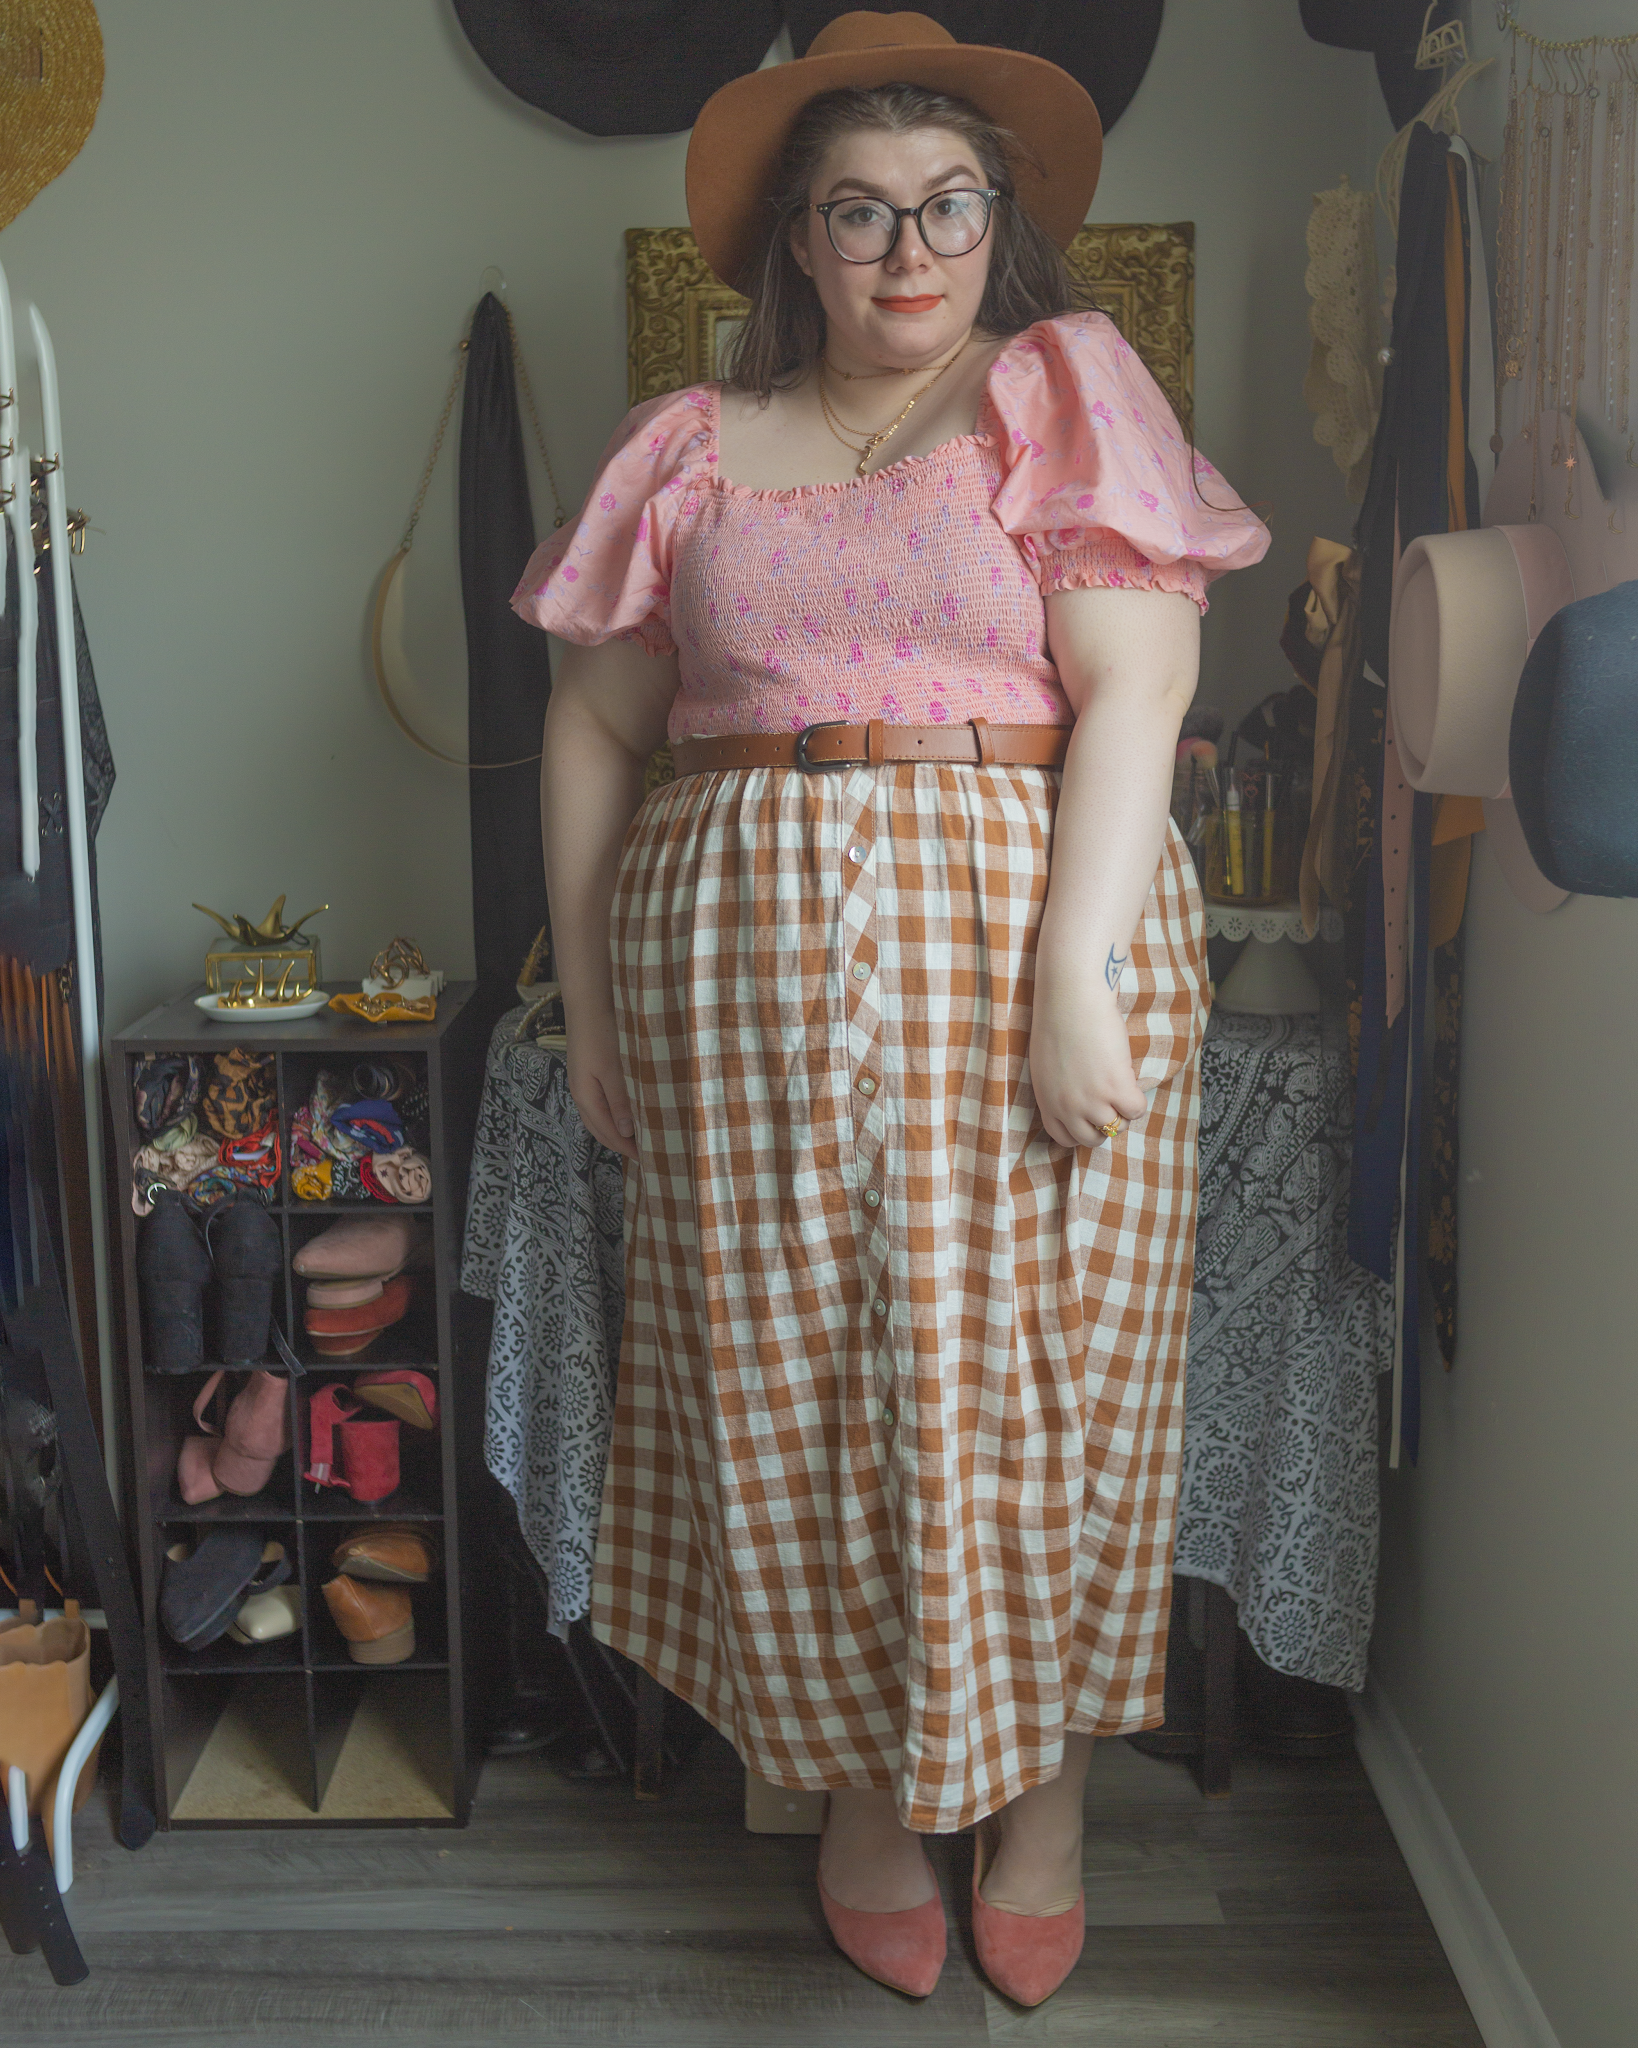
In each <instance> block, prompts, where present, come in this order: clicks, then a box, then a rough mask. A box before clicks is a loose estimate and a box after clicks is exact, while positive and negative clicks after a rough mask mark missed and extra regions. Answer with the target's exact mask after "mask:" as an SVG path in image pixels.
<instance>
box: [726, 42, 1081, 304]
mask: <svg viewBox="0 0 1638 2048" xmlns="http://www.w3.org/2000/svg"><path fill="white" fill-rule="evenodd" d="M901 82H902V83H904V84H907V85H924V86H927V87H928V88H929V89H930V90H932V91H934V92H948V93H955V94H958V95H959V96H960V97H961V98H962V99H965V100H970V101H971V102H972V104H973V105H974V106H975V107H977V108H978V109H979V111H980V112H981V113H982V114H984V115H985V116H986V117H987V118H988V119H989V120H991V121H994V122H996V123H997V124H998V125H999V126H1001V127H1003V128H1010V129H1011V130H1012V132H1013V134H1015V135H1016V136H1017V137H1018V139H1019V141H1020V142H1022V143H1023V144H1024V145H1025V147H1026V148H1028V149H1029V150H1030V151H1031V152H1032V154H1033V155H1034V156H1035V157H1036V158H1038V159H1039V161H1040V164H1041V166H1042V169H1041V170H1040V171H1039V172H1038V171H1036V170H1035V169H1034V167H1033V166H1032V165H1030V164H1027V163H1022V164H1019V165H1018V167H1017V173H1016V175H1017V181H1018V200H1019V204H1020V205H1022V206H1023V207H1024V208H1025V209H1026V210H1027V211H1028V212H1029V213H1030V214H1031V215H1033V217H1034V218H1035V219H1036V220H1037V221H1038V222H1039V223H1040V225H1041V226H1042V227H1043V228H1045V230H1046V232H1047V233H1048V234H1049V235H1050V236H1051V237H1052V239H1053V240H1054V241H1055V242H1056V243H1057V244H1058V246H1059V248H1060V249H1063V248H1067V247H1068V246H1069V244H1070V242H1071V241H1072V240H1073V239H1074V237H1075V236H1076V234H1077V233H1079V231H1080V228H1081V226H1082V224H1083V223H1084V221H1085V219H1086V212H1087V208H1088V207H1089V206H1090V205H1091V204H1092V194H1093V193H1094V192H1095V191H1096V190H1097V185H1098V170H1099V167H1100V165H1101V164H1102V162H1103V124H1102V122H1101V121H1100V120H1099V119H1098V110H1097V108H1096V107H1095V106H1094V105H1093V104H1092V96H1091V94H1090V93H1088V91H1087V90H1086V88H1085V86H1083V85H1082V84H1080V82H1079V81H1078V80H1076V79H1073V78H1071V77H1070V75H1069V73H1068V72H1067V71H1064V70H1061V69H1060V68H1059V67H1058V66H1057V65H1056V64H1049V63H1048V62H1047V61H1046V59H1045V58H1043V57H1030V56H1027V55H1025V54H1024V53H1023V52H1022V51H1020V50H997V49H989V48H985V47H982V46H980V45H978V44H973V43H958V42H957V41H956V40H955V38H954V37H953V36H952V35H951V34H950V32H949V30H948V29H946V28H941V27H940V26H939V24H938V23H937V22H936V21H930V20H929V19H928V17H927V16H926V15H925V14H862V13H861V14H843V15H839V16H838V17H837V19H836V20H835V21H833V22H832V23H831V24H830V26H829V27H828V28H824V29H821V30H820V32H819V34H818V35H816V36H815V37H814V39H813V41H812V42H811V43H810V44H809V46H808V54H807V55H806V56H805V57H799V58H797V60H796V61H795V62H794V63H791V64H775V65H772V66H770V67H769V68H768V69H767V70H765V71H748V72H747V73H746V74H745V76H744V77H743V78H734V79H730V80H729V82H728V83H727V84H726V85H725V86H723V87H721V88H720V89H719V90H718V91H717V92H714V93H713V94H712V95H711V97H710V99H708V100H707V101H706V103H705V105H704V106H703V107H702V108H701V109H700V115H699V119H698V120H697V121H696V122H695V123H694V132H693V134H692V136H691V137H690V138H689V143H688V218H689V222H690V224H691V225H692V227H693V230H694V239H695V240H696V241H697V242H698V243H699V247H700V254H701V255H702V256H703V257H704V258H705V260H706V262H707V263H709V264H710V266H711V268H712V269H713V270H714V271H715V272H716V274H717V276H718V277H720V278H721V279H722V281H723V283H724V284H729V285H736V286H737V285H738V284H739V282H740V280H741V277H742V275H743V273H744V271H745V268H746V266H747V265H748V264H749V263H750V262H751V260H752V259H753V258H754V256H755V255H756V253H757V250H758V248H759V247H760V246H761V241H762V236H763V234H764V232H765V229H766V223H765V217H764V214H763V204H764V201H765V200H766V198H767V195H768V192H769V190H770V188H771V187H772V184H773V181H774V176H775V173H776V171H777V169H778V164H779V153H780V151H781V150H782V149H783V148H784V146H785V138H786V136H787V135H788V134H789V133H790V130H791V125H792V123H793V122H794V121H795V119H796V117H797V115H798V114H799V113H800V112H801V110H802V109H803V107H805V106H806V105H807V103H808V101H809V100H811V99H813V98H814V97H815V96H816V95H817V94H819V93H822V92H830V91H832V90H833V89H834V88H835V87H837V86H842V85H893V84H898V83H901Z"/></svg>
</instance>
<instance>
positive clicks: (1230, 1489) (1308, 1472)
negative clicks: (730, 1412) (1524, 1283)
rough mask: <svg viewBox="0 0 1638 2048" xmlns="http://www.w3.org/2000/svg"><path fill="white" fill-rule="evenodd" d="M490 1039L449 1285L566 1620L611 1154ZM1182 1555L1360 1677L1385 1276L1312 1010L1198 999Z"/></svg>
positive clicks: (599, 1329) (611, 1227)
mask: <svg viewBox="0 0 1638 2048" xmlns="http://www.w3.org/2000/svg"><path fill="white" fill-rule="evenodd" d="M522 1015H523V1012H522V1011H521V1010H514V1011H512V1012H510V1013H509V1014H508V1015H507V1016H505V1017H503V1018H502V1019H501V1020H500V1022H499V1024H498V1025H497V1026H496V1027H495V1034H494V1038H493V1040H492V1041H491V1044H490V1048H489V1062H488V1070H487V1074H486V1077H485V1082H484V1093H483V1104H482V1108H481V1110H480V1112H479V1117H478V1130H477V1138H476V1143H475V1145H474V1148H473V1155H472V1180H471V1188H470V1192H469V1197H468V1204H467V1229H466V1245H465V1257H464V1262H463V1266H462V1274H461V1283H462V1285H463V1287H465V1289H466V1291H467V1292H468V1293H469V1294H476V1295H482V1296H485V1297H487V1298H488V1299H490V1300H491V1301H493V1303H494V1305H495V1321H494V1332H493V1337H492V1340H491V1346H490V1355H489V1386H488V1401H487V1418H488V1419H487V1426H486V1431H485V1441H484V1454H485V1457H486V1459H487V1462H488V1465H489V1469H490V1471H491V1472H493V1473H494V1475H495V1477H496V1478H497V1479H498V1480H499V1481H500V1482H501V1484H502V1485H503V1486H505V1487H506V1489H507V1491H508V1492H509V1493H510V1494H511V1496H512V1498H513V1499H514V1500H515V1501H516V1503H517V1509H518V1520H519V1523H520V1525H521V1527H522V1529H523V1533H524V1536H525V1538H526V1540H527V1541H528V1544H529V1547H530V1549H531V1551H532V1552H533V1553H534V1556H535V1558H536V1559H537V1561H538V1562H539V1564H540V1566H541V1568H542V1570H543V1571H544V1572H545V1573H546V1576H547V1579H548V1581H549V1583H550V1587H551V1620H552V1627H553V1629H554V1631H555V1632H556V1633H558V1634H559V1635H562V1634H565V1633H566V1632H567V1630H568V1626H569V1623H570V1622H571V1621H573V1620H575V1619H576V1618H577V1617H578V1616H580V1615H583V1614H585V1613H586V1611H587V1609H588V1607H589V1604H590V1592H591V1571H592V1555H593V1550H594V1547H595V1544H596V1538H597V1517H598V1508H599V1504H600V1501H601V1498H602V1492H603V1470H604V1464H605V1460H606V1457H607V1449H608V1438H609V1429H610V1423H611V1418H612V1415H613V1405H614V1388H615V1378H616V1374H617V1371H618V1366H619V1356H620V1324H621V1320H622V1316H623V1311H624V1243H623V1197H622V1185H621V1164H620V1160H619V1157H618V1156H617V1155H616V1154H615V1153H612V1152H608V1151H605V1150H604V1148H603V1147H602V1146H600V1145H598V1144H596V1143H594V1141H593V1140H592V1139H591V1137H590V1136H589V1135H588V1134H587V1132H586V1129H585V1127H584V1125H583V1124H582V1123H581V1121H580V1117H579V1114H578V1112H577V1111H576V1109H575V1107H574V1104H573V1102H572V1101H571V1100H570V1097H569V1090H568V1083H567V1078H566V1072H565V1068H564V1065H563V1061H562V1059H561V1058H560V1057H559V1056H558V1055H557V1054H555V1053H552V1052H548V1051H545V1050H543V1049H542V1048H541V1047H539V1046H537V1045H535V1044H533V1043H531V1042H527V1041H526V1042H524V1043H523V1044H514V1043H513V1037H512V1034H513V1032H514V1031H515V1029H516V1027H517V1024H518V1021H519V1019H520V1018H521V1017H522ZM1202 1061H1203V1066H1202V1101H1201V1125H1200V1229H1199V1240H1198V1246H1197V1252H1196V1265H1195V1298H1194V1319H1193V1326H1192V1329H1191V1333H1190V1341H1189V1367H1188V1399H1187V1411H1186V1419H1185V1425H1184V1452H1183V1481H1182V1494H1181V1502H1180V1511H1179V1517H1178V1537H1177V1569H1178V1570H1179V1571H1180V1572H1186V1573H1189V1574H1191V1575H1193V1576H1195V1577H1199V1578H1204V1579H1210V1580H1213V1581H1215V1582H1216V1583H1217V1584H1218V1585H1221V1586H1224V1587H1226V1588H1227V1590H1228V1591H1229V1593H1230V1594H1231V1595H1232V1596H1233V1597H1234V1599H1235V1600H1236V1602H1237V1603H1238V1605H1239V1609H1240V1620H1241V1623H1242V1625H1243V1626H1244V1627H1245V1629H1246V1631H1247V1633H1248V1634H1249V1635H1250V1637H1251V1640H1252V1642H1253V1644H1254V1645H1255V1647H1256V1649H1257V1651H1258V1654H1259V1655H1260V1656H1261V1657H1262V1658H1263V1659H1264V1661H1265V1662H1267V1663H1269V1664H1271V1665H1273V1666H1274V1667H1275V1668H1276V1669H1277V1670H1281V1671H1288V1672H1292V1673H1294V1674H1295V1675H1297V1676H1299V1677H1303V1678H1312V1679H1317V1680H1319V1681H1321V1682H1322V1683H1327V1684H1332V1685H1343V1686H1348V1687H1350V1688H1358V1687H1359V1686H1360V1685H1362V1684H1363V1683H1364V1677H1365V1651H1366V1645H1367V1643H1368V1641H1369V1639H1370V1631H1371V1619H1372V1614H1373V1609H1374V1603H1375V1594H1376V1562H1377V1440H1376V1377H1377V1374H1378V1372H1379V1371H1380V1370H1382V1369H1384V1368H1385V1367H1386V1366H1387V1365H1388V1364H1389V1362H1390V1361H1391V1357H1392V1343H1393V1335H1392V1325H1393V1315H1392V1309H1393V1304H1392V1300H1391V1296H1390V1294H1389V1290H1388V1289H1387V1288H1386V1287H1385V1286H1383V1284H1382V1283H1381V1282H1380V1281H1378V1280H1376V1279H1375V1278H1373V1277H1372V1276H1371V1275H1370V1274H1368V1273H1366V1272H1365V1271H1363V1269H1362V1268H1360V1267H1357V1266H1355V1265H1353V1264H1352V1263H1351V1262H1350V1260H1349V1258H1348V1255H1347V1250H1346V1238H1347V1199H1348V1144H1349V1130H1350V1125H1351V1099H1350V1089H1349V1082H1348V1059H1347V1046H1346V1040H1345V1038H1344V1036H1343V1034H1342V1031H1341V1029H1340V1027H1336V1026H1332V1025H1330V1024H1326V1023H1322V1022H1321V1020H1320V1019H1318V1018H1305V1017H1304V1018H1296V1017H1236V1016H1228V1015H1225V1014H1223V1013H1221V1012H1219V1013H1218V1014H1217V1015H1215V1016H1214V1017H1213V1019H1212V1021H1211V1025H1210V1028H1209V1030H1208V1032H1207V1035H1206V1044H1205V1050H1204V1053H1203V1055H1202Z"/></svg>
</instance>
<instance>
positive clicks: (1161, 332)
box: [626, 221, 1194, 433]
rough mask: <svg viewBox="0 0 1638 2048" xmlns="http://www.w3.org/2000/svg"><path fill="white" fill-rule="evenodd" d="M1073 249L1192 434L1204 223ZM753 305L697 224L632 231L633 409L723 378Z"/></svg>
mask: <svg viewBox="0 0 1638 2048" xmlns="http://www.w3.org/2000/svg"><path fill="white" fill-rule="evenodd" d="M1066 254H1067V256H1068V259H1069V268H1070V271H1071V272H1072V274H1073V275H1074V277H1075V278H1076V280H1077V282H1079V283H1081V284H1083V285H1085V286H1086V287H1087V288H1088V290H1089V291H1090V292H1091V295H1092V299H1093V302H1094V304H1095V305H1096V306H1097V308H1098V310H1099V312H1101V313H1107V314H1108V315H1109V317H1110V319H1111V320H1113V321H1114V323H1115V325H1116V326H1117V327H1118V328H1119V329H1120V331H1121V333H1122V335H1123V336H1124V337H1125V339H1126V340H1127V341H1128V342H1130V343H1131V345H1132V347H1133V348H1135V349H1136V350H1137V352H1138V354H1139V355H1140V356H1141V357H1142V358H1143V360H1144V362H1145V364H1146V365H1147V366H1148V369H1149V373H1150V375H1151V376H1152V377H1153V378H1154V379H1155V382H1156V383H1157V384H1158V385H1159V386H1160V388H1161V390H1162V391H1164V392H1165V394H1166V397H1167V399H1168V400H1169V401H1170V403H1171V407H1172V410H1173V411H1174V412H1175V413H1176V414H1177V417H1178V419H1179V420H1180V421H1181V422H1182V426H1183V431H1184V432H1185V433H1190V432H1192V422H1193V418H1194V223H1193V222H1192V221H1172V222H1168V223H1164V224H1154V223H1143V222H1126V223H1102V222H1100V223H1096V224H1094V225H1093V226H1090V227H1084V228H1082V229H1081V231H1080V233H1079V234H1078V235H1077V236H1076V237H1075V239H1074V241H1073V242H1071V243H1070V245H1069V248H1068V250H1067V251H1066ZM748 310H749V308H748V305H747V303H746V301H745V300H744V299H743V298H741V297H740V295H739V293H738V292H735V291H730V290H729V289H728V287H727V286H726V285H724V284H719V283H718V282H717V280H716V278H714V277H713V276H712V275H711V272H710V271H709V270H708V269H707V268H706V264H705V259H704V257H703V256H701V254H700V252H699V249H698V248H697V246H696V245H695V242H694V236H693V233H692V231H691V230H690V229H688V228H627V230H626V362H627V396H628V399H629V402H630V403H631V404H632V405H640V404H641V403H642V402H643V400H644V399H645V398H658V397H659V396H660V395H661V394H662V393H663V392H667V391H677V390H680V389H681V388H682V386H683V385H685V384H695V383H701V382H704V381H706V380H708V379H712V378H716V377H720V376H721V375H722V374H723V367H724V364H725V360H726V350H727V349H728V348H729V347H731V346H732V343H733V340H734V337H735V336H736V334H737V333H738V331H739V326H740V323H741V322H742V321H743V320H744V318H745V315H746V313H747V311H748Z"/></svg>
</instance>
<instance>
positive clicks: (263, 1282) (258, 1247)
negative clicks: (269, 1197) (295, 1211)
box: [207, 1201, 284, 1365]
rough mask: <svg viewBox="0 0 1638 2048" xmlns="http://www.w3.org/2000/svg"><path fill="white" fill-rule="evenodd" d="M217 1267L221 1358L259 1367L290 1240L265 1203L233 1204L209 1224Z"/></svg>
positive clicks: (231, 1363) (227, 1361) (232, 1363)
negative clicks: (283, 1234) (285, 1242)
mask: <svg viewBox="0 0 1638 2048" xmlns="http://www.w3.org/2000/svg"><path fill="white" fill-rule="evenodd" d="M207 1234H208V1236H209V1239H210V1250H211V1257H212V1259H213V1260H214V1262H215V1266H216V1304H217V1331H218V1339H217V1357H218V1359H219V1360H220V1362H221V1363H222V1364H223V1365H259V1364H260V1363H261V1361H262V1360H263V1359H264V1358H265V1357H266V1356H267V1338H268V1320H269V1318H270V1317H271V1315H272V1313H273V1283H274V1282H275V1280H277V1279H278V1277H279V1275H280V1274H281V1273H282V1272H283V1271H284V1239H283V1236H282V1235H281V1233H280V1230H279V1226H278V1223H277V1221H276V1220H275V1219H274V1218H273V1217H271V1216H270V1215H269V1214H268V1213H267V1211H266V1210H265V1209H264V1208H263V1207H262V1205H261V1204H260V1202H254V1201H237V1202H230V1203H229V1204H228V1205H227V1206H226V1207H225V1208H222V1209H219V1210H217V1212H216V1213H215V1215H213V1216H212V1217H211V1219H210V1222H209V1224H208V1226H207Z"/></svg>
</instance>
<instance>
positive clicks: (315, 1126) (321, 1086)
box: [307, 1070, 366, 1159]
mask: <svg viewBox="0 0 1638 2048" xmlns="http://www.w3.org/2000/svg"><path fill="white" fill-rule="evenodd" d="M341 1090H342V1083H341V1080H340V1078H339V1076H337V1075H335V1074H332V1073H329V1072H328V1071H325V1070H321V1071H320V1073H319V1076H318V1078H317V1080H316V1081H314V1083H313V1093H312V1095H311V1096H310V1097H309V1098H308V1103H307V1111H308V1129H309V1131H310V1133H311V1135H312V1140H313V1143H314V1144H315V1145H316V1146H317V1147H318V1148H319V1150H320V1151H321V1152H322V1153H325V1154H327V1155H328V1157H330V1158H331V1159H356V1158H357V1157H358V1155H359V1154H360V1153H361V1152H362V1151H364V1150H365V1149H366V1148H365V1146H364V1144H363V1141H362V1140H361V1139H358V1138H354V1137H352V1136H350V1135H349V1134H348V1133H347V1132H346V1131H338V1130H336V1129H335V1127H334V1125H333V1124H332V1123H331V1121H330V1119H331V1118H332V1117H333V1116H334V1115H335V1112H336V1110H337V1108H338V1107H339V1106H340V1104H341V1101H342V1093H341Z"/></svg>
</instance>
